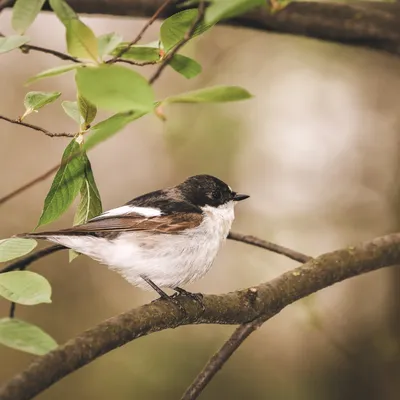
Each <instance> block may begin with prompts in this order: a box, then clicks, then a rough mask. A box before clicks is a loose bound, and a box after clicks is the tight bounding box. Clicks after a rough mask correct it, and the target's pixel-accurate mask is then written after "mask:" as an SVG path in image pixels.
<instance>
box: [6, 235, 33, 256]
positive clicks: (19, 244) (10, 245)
mask: <svg viewBox="0 0 400 400" xmlns="http://www.w3.org/2000/svg"><path fill="white" fill-rule="evenodd" d="M36 246H37V242H36V240H33V239H19V238H10V239H3V240H0V262H5V261H10V260H13V259H14V258H18V257H22V256H24V255H25V254H28V253H30V252H31V251H32V250H33V249H34V248H35V247H36Z"/></svg>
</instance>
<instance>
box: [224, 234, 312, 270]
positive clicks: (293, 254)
mask: <svg viewBox="0 0 400 400" xmlns="http://www.w3.org/2000/svg"><path fill="white" fill-rule="evenodd" d="M228 239H232V240H236V241H237V242H242V243H247V244H251V245H253V246H256V247H261V248H262V249H265V250H269V251H272V252H274V253H278V254H282V255H284V256H286V257H289V258H291V259H292V260H294V261H298V262H301V263H306V262H307V261H309V260H311V258H312V257H310V256H307V255H305V254H302V253H299V252H298V251H295V250H292V249H289V248H287V247H283V246H280V245H279V244H275V243H272V242H267V241H266V240H262V239H260V238H258V237H255V236H251V235H243V234H241V233H238V232H229V235H228Z"/></svg>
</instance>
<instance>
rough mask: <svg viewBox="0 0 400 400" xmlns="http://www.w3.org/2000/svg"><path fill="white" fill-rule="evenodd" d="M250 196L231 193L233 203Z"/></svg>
mask: <svg viewBox="0 0 400 400" xmlns="http://www.w3.org/2000/svg"><path fill="white" fill-rule="evenodd" d="M249 197H250V196H248V195H247V194H240V193H233V200H234V201H242V200H246V199H248V198H249Z"/></svg>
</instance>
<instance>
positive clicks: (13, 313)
mask: <svg viewBox="0 0 400 400" xmlns="http://www.w3.org/2000/svg"><path fill="white" fill-rule="evenodd" d="M16 308H17V303H14V302H13V301H12V302H11V304H10V311H9V313H8V317H9V318H14V316H15V309H16Z"/></svg>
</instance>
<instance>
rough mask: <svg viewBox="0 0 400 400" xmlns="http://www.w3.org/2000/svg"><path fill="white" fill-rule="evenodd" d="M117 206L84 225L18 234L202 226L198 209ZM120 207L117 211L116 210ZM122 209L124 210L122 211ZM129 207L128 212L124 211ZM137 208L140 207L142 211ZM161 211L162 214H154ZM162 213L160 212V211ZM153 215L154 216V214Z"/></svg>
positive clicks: (169, 229) (175, 230)
mask: <svg viewBox="0 0 400 400" xmlns="http://www.w3.org/2000/svg"><path fill="white" fill-rule="evenodd" d="M121 209H122V207H120V209H119V210H118V209H114V210H110V211H108V212H105V213H103V214H101V215H99V216H98V217H95V218H93V219H91V220H90V221H88V222H87V223H85V224H82V225H76V226H73V227H71V228H67V229H61V230H59V231H50V232H38V233H29V234H22V235H17V236H19V237H32V238H34V237H36V238H46V237H49V236H61V235H62V236H65V235H91V234H92V235H93V234H94V235H96V234H99V235H101V233H105V234H106V233H107V232H108V233H110V232H129V231H147V232H153V233H170V234H178V233H180V232H181V231H183V230H185V229H190V228H195V227H196V226H199V225H200V224H201V222H202V220H203V216H202V214H199V213H188V212H184V213H179V212H176V213H171V214H164V215H163V214H161V213H160V212H159V211H158V210H156V209H149V208H147V209H143V210H138V209H139V207H135V209H136V212H135V211H129V210H127V209H123V210H121ZM117 210H118V212H117ZM122 211H124V212H123V213H122ZM125 211H126V212H125ZM138 211H141V213H139V212H138ZM152 213H153V214H152ZM155 214H159V215H155ZM160 214H161V215H160ZM152 215H153V216H152Z"/></svg>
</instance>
